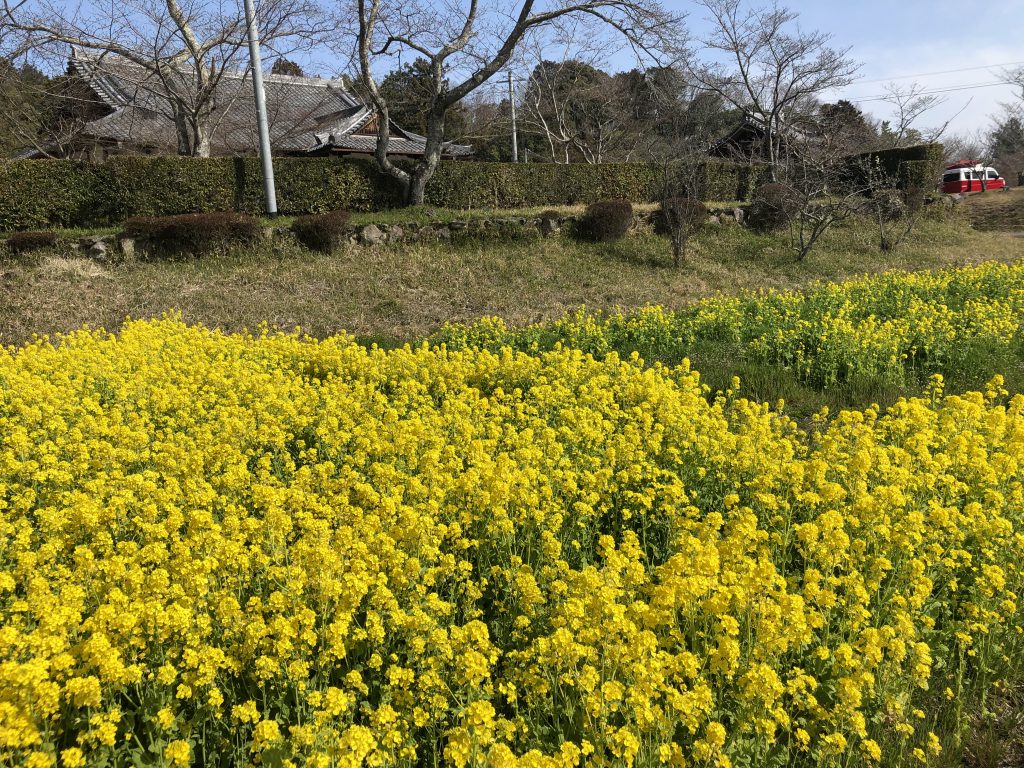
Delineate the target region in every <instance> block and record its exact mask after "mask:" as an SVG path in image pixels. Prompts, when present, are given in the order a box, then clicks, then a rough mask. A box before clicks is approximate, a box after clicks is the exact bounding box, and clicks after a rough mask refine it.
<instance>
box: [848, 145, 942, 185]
mask: <svg viewBox="0 0 1024 768" xmlns="http://www.w3.org/2000/svg"><path fill="white" fill-rule="evenodd" d="M943 154H944V148H943V146H942V145H941V144H917V145H915V146H912V147H899V148H897V149H882V150H878V151H876V152H864V153H863V154H859V155H853V156H851V157H849V158H847V166H848V168H849V169H850V171H851V173H852V174H853V175H854V178H856V179H858V180H860V179H861V177H862V176H863V174H864V173H865V169H866V168H872V167H874V168H878V169H880V170H881V171H883V172H884V173H885V175H886V176H888V177H889V178H892V179H895V180H896V183H897V185H898V186H899V187H901V188H903V189H906V188H909V187H922V188H924V189H928V190H931V189H934V188H935V186H936V185H937V184H938V181H939V176H940V175H941V173H942V166H943Z"/></svg>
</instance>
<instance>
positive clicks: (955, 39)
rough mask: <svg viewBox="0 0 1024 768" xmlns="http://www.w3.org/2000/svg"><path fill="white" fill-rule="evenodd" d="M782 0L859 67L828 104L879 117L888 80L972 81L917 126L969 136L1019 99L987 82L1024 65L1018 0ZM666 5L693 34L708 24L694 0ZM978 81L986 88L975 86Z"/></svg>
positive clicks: (951, 84) (938, 85) (1022, 10)
mask: <svg viewBox="0 0 1024 768" xmlns="http://www.w3.org/2000/svg"><path fill="white" fill-rule="evenodd" d="M780 4H782V5H785V6H786V7H788V8H790V9H791V10H793V11H796V12H797V13H798V14H799V23H800V25H801V26H802V27H804V28H805V29H808V30H818V31H821V32H826V33H829V34H831V35H832V43H833V45H834V46H835V47H837V48H850V49H851V50H850V57H851V58H852V59H854V60H855V61H857V62H859V63H860V64H861V65H862V66H861V69H860V71H859V73H858V79H857V81H855V82H854V83H852V84H851V85H849V86H848V87H846V88H844V89H842V90H841V91H838V92H833V93H831V94H824V95H823V98H824V100H826V101H835V100H836V99H840V98H843V99H848V100H850V101H854V102H856V103H857V105H858V106H859V107H860V108H861V109H863V110H864V111H865V112H866V113H868V114H870V115H872V116H873V117H875V118H878V119H885V118H887V117H889V115H890V112H891V109H892V108H891V106H890V105H887V104H885V103H884V102H882V101H878V100H877V99H876V100H872V97H877V96H879V95H882V94H883V93H884V92H885V87H886V84H887V83H888V82H889V81H893V82H895V83H897V84H899V85H901V86H909V85H910V84H912V83H914V82H917V83H919V84H920V85H922V86H924V87H925V88H927V89H928V90H929V91H932V90H938V89H945V88H959V87H963V86H972V87H969V88H966V89H964V90H956V91H950V92H948V93H945V94H942V95H943V97H944V99H945V101H944V103H943V104H942V105H940V106H938V107H936V108H935V109H934V110H932V111H931V112H929V113H928V114H927V115H925V116H924V117H922V119H921V120H920V123H921V124H922V125H923V126H925V127H932V126H938V125H942V124H943V123H945V122H946V121H947V120H949V119H951V118H952V122H951V123H950V125H949V128H948V129H947V130H948V131H949V132H952V133H958V134H974V133H976V132H979V131H982V132H985V131H987V130H988V129H989V128H990V127H991V124H992V120H991V117H992V116H993V115H996V114H998V113H999V112H1001V111H1002V110H1001V109H1000V102H1011V101H1014V100H1016V99H1018V98H1019V89H1014V88H1013V87H1011V86H1009V85H992V84H993V83H998V80H999V72H1000V70H1001V69H1002V68H1003V67H1004V66H1006V65H1011V64H1016V65H1018V66H1022V65H1024V46H1021V40H1022V36H1024V0H974V1H973V2H971V1H970V0H927V1H925V0H846V1H844V2H836V1H835V0H783V2H781V3H780ZM666 6H667V7H669V8H671V9H672V10H675V11H682V12H686V13H687V14H688V16H689V18H688V26H689V27H690V29H691V30H692V33H693V35H694V36H695V37H697V36H699V35H700V34H701V32H702V31H703V30H705V29H706V28H707V27H706V25H705V23H704V22H703V20H702V14H701V13H700V10H699V9H694V7H693V4H692V3H689V2H684V1H683V0H668V1H667V2H666ZM698 52H699V48H698ZM949 70H965V71H958V72H950V71H949ZM933 73H934V74H933ZM983 84H987V85H984V87H973V86H980V85H983ZM968 102H969V103H968ZM965 105H967V106H966V109H964V107H965ZM960 110H963V111H962V112H961V111H960ZM957 112H959V114H958V115H957ZM954 115H956V116H955V117H954Z"/></svg>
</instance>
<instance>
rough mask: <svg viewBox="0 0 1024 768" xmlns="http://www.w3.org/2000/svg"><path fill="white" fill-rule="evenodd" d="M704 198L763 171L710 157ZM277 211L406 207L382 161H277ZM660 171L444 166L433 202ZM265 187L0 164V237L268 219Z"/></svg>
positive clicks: (635, 191) (226, 176)
mask: <svg viewBox="0 0 1024 768" xmlns="http://www.w3.org/2000/svg"><path fill="white" fill-rule="evenodd" d="M699 171H700V172H699V174H698V176H699V181H698V186H699V187H700V188H701V190H702V195H701V196H702V197H703V198H704V199H705V200H719V201H725V200H746V199H749V197H750V194H751V193H752V191H753V188H754V186H755V185H756V184H758V183H759V181H760V179H761V175H762V172H761V170H760V169H758V168H751V167H749V166H742V165H736V164H733V163H726V162H721V161H717V160H709V161H708V162H707V163H706V164H705V165H703V166H702V167H701V168H700V169H699ZM274 172H275V177H276V180H277V199H278V209H279V210H280V212H281V213H283V214H286V215H296V214H306V213H323V212H325V211H330V210H335V209H337V208H346V209H348V210H354V211H372V210H381V209H384V208H394V207H399V206H400V205H401V197H400V194H399V189H398V187H397V185H396V184H395V182H394V181H393V180H392V179H391V178H390V177H387V176H384V175H383V174H381V173H379V172H378V171H377V169H376V166H375V165H374V164H373V161H370V160H365V161H349V160H344V161H343V160H338V159H336V158H280V159H277V160H275V161H274ZM664 185H665V169H664V167H662V166H659V165H647V164H642V163H619V164H608V165H596V166H594V165H583V164H580V165H552V164H539V163H535V164H528V165H527V164H522V165H513V164H510V163H467V162H446V163H442V164H441V165H440V166H439V167H438V169H437V172H436V174H435V175H434V178H433V179H432V180H431V182H430V184H429V185H428V187H427V202H428V203H429V204H430V205H436V206H440V207H445V208H492V207H493V208H517V207H522V206H533V205H566V204H573V203H589V202H593V201H595V200H600V199H606V198H626V199H628V200H632V201H634V202H653V201H656V200H659V199H660V198H661V195H662V190H663V188H664ZM263 210H264V208H263V182H262V176H261V174H260V166H259V162H258V160H257V159H255V158H244V159H242V158H203V159H200V158H186V157H116V158H112V159H110V160H108V161H107V162H106V163H104V164H102V165H90V164H85V163H78V162H73V161H69V160H15V161H6V162H0V231H9V230H22V229H38V228H43V227H55V226H56V227H89V226H102V225H107V224H116V223H120V222H122V221H124V220H125V219H126V218H128V217H129V216H165V215H174V214H180V213H199V212H210V211H241V212H245V213H253V214H259V213H262V212H263Z"/></svg>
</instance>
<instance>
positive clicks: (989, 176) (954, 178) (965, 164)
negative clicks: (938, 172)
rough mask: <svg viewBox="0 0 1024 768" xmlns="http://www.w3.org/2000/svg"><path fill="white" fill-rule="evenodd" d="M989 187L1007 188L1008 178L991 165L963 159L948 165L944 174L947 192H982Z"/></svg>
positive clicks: (943, 182) (951, 193)
mask: <svg viewBox="0 0 1024 768" xmlns="http://www.w3.org/2000/svg"><path fill="white" fill-rule="evenodd" d="M982 182H984V187H982ZM987 189H1006V179H1004V178H1003V177H1002V176H1000V175H999V172H998V171H997V170H996V169H995V168H992V167H990V166H983V165H981V164H980V163H973V162H971V161H968V160H963V161H960V162H957V163H953V165H950V166H947V167H946V170H945V171H944V172H943V174H942V191H943V192H945V193H946V194H949V195H956V194H964V193H967V192H982V191H983V190H987Z"/></svg>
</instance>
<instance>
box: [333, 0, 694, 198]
mask: <svg viewBox="0 0 1024 768" xmlns="http://www.w3.org/2000/svg"><path fill="white" fill-rule="evenodd" d="M351 15H352V16H353V17H354V19H355V30H354V32H355V37H356V46H355V47H356V62H355V64H356V68H357V70H358V72H359V78H360V80H361V82H362V84H363V87H364V89H365V91H366V93H367V94H368V96H369V99H370V101H371V102H372V104H373V106H374V108H375V109H376V111H377V116H378V117H377V147H376V153H375V156H376V159H377V163H378V165H379V166H380V168H381V169H382V170H383V171H384V172H386V173H388V174H389V175H391V176H392V177H394V178H395V179H396V180H397V181H398V182H399V184H401V185H402V187H403V188H404V189H405V191H406V198H407V200H408V202H409V203H410V204H412V205H419V204H422V202H423V197H424V191H425V189H426V185H427V182H428V181H429V180H430V178H431V177H432V176H433V174H434V171H435V169H436V168H437V164H438V162H439V160H440V158H441V153H442V150H443V147H444V125H445V117H446V115H447V113H448V111H449V110H450V109H451V108H452V107H453V106H454V105H455V104H458V103H459V102H461V101H462V100H463V99H465V98H466V97H467V96H469V95H470V94H471V93H472V92H473V91H475V90H476V89H477V88H479V87H480V86H481V85H483V84H484V83H486V82H487V81H488V80H489V79H490V78H491V77H493V76H494V75H495V74H496V73H497V72H498V71H499V70H500V69H502V68H503V67H505V66H506V65H507V64H508V63H509V61H510V60H511V58H512V56H513V53H514V52H515V51H516V49H517V48H518V47H519V46H520V44H521V43H522V42H523V41H524V39H525V38H526V37H527V36H528V35H533V34H541V33H543V32H544V31H546V30H550V29H552V28H553V27H554V26H555V25H556V24H557V23H559V22H560V21H562V20H566V19H570V18H572V19H589V20H590V21H591V22H593V23H594V25H595V26H596V27H597V31H595V34H596V33H598V32H599V31H603V30H609V29H610V30H615V31H617V32H619V33H621V34H622V35H623V36H625V38H626V39H627V40H629V41H630V43H631V44H632V45H633V46H634V48H635V49H636V50H637V51H640V52H644V53H647V54H654V53H663V52H665V51H667V50H668V51H672V52H674V50H675V49H674V42H675V40H676V37H677V36H678V34H679V32H680V29H681V26H680V23H679V21H680V20H679V18H678V17H677V16H674V15H672V14H670V13H668V12H666V11H665V10H664V9H663V8H662V7H661V5H660V4H659V3H658V2H657V0H549V2H538V0H519V2H517V3H516V4H515V5H514V6H512V7H510V6H509V5H508V4H507V3H502V2H498V0H491V2H488V0H467V2H465V3H457V2H455V0H451V1H450V2H447V3H444V4H438V3H433V2H427V0H355V7H354V9H352V11H351ZM403 53H404V54H405V55H407V56H408V55H413V56H420V57H423V58H424V59H426V60H427V62H428V65H429V68H430V73H431V85H432V89H431V90H432V93H431V103H430V109H429V112H428V114H427V130H426V137H425V140H426V141H425V151H424V155H423V158H422V159H421V160H419V161H418V162H416V163H415V165H414V166H413V167H412V168H411V169H409V170H406V169H405V168H402V167H399V166H398V165H396V164H395V163H393V162H392V161H391V158H389V157H388V143H389V139H390V135H391V113H390V108H389V104H388V100H387V98H386V97H385V96H384V95H383V94H382V93H381V89H380V88H379V86H378V83H377V74H376V72H377V71H378V70H379V69H380V67H381V66H382V64H383V63H384V62H385V61H387V60H388V59H389V58H390V57H396V58H397V57H399V56H401V55H402V54H403Z"/></svg>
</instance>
